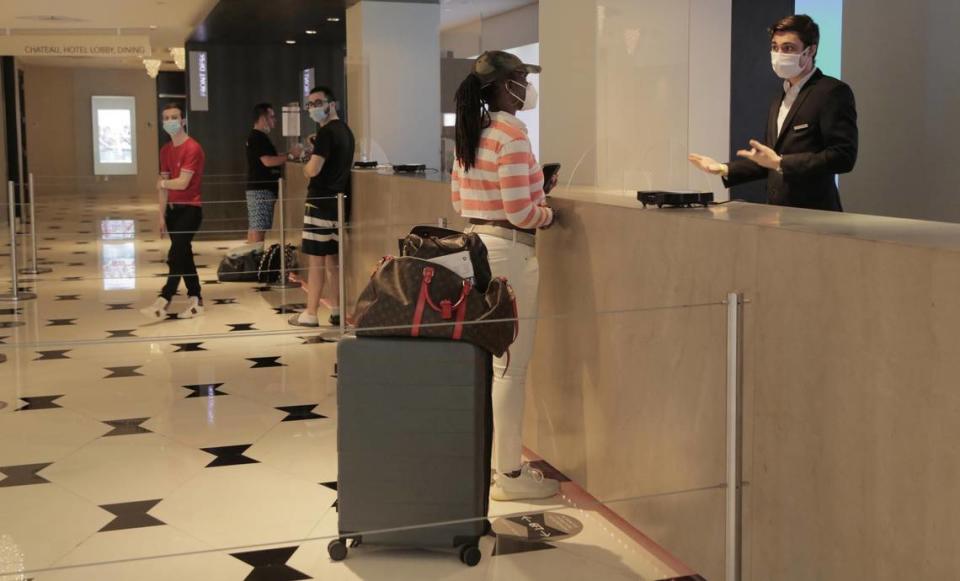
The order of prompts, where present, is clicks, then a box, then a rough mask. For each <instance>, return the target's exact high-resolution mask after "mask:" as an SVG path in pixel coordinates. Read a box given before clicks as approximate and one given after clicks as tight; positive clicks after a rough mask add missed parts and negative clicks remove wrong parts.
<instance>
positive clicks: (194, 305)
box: [177, 297, 203, 319]
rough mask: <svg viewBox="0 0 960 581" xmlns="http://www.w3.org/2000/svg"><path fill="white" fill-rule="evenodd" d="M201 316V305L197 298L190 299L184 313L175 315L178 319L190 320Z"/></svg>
mask: <svg viewBox="0 0 960 581" xmlns="http://www.w3.org/2000/svg"><path fill="white" fill-rule="evenodd" d="M202 314H203V305H201V304H200V299H198V298H197V297H190V304H189V305H187V308H186V309H184V311H183V312H182V313H180V314H178V315H177V318H178V319H192V318H194V317H199V316H200V315H202Z"/></svg>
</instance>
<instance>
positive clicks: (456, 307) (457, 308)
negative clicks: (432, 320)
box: [410, 266, 473, 341]
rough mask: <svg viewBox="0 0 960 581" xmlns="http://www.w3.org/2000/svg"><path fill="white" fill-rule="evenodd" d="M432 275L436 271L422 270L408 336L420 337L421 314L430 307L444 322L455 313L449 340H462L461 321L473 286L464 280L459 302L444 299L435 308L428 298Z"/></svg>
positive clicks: (431, 300)
mask: <svg viewBox="0 0 960 581" xmlns="http://www.w3.org/2000/svg"><path fill="white" fill-rule="evenodd" d="M434 274H436V271H435V270H434V269H433V268H432V267H430V266H428V267H426V268H424V269H423V278H422V279H421V281H420V296H419V297H418V298H417V308H416V310H415V311H414V313H413V327H412V328H411V329H410V336H411V337H419V336H420V325H421V324H423V313H424V311H425V310H426V308H427V305H430V308H431V309H433V310H434V311H436V312H438V313H440V316H441V318H443V320H444V321H449V320H450V319H452V318H453V317H454V312H456V317H457V319H456V324H455V325H454V327H453V336H452V337H451V339H453V340H455V341H459V340H460V339H462V338H463V321H464V319H465V318H466V316H467V296H468V295H469V294H470V291H471V290H472V289H473V285H471V284H470V281H468V280H464V281H463V289H462V290H461V291H460V300H458V301H457V302H456V304H454V303H453V301H451V300H449V299H444V300H442V301H440V305H439V306H437V304H436V303H435V302H433V299H432V298H431V297H430V283H431V282H433V276H434Z"/></svg>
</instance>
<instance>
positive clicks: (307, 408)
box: [276, 403, 327, 422]
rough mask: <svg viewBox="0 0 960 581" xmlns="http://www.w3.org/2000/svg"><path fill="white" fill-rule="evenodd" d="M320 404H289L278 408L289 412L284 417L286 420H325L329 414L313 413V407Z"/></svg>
mask: <svg viewBox="0 0 960 581" xmlns="http://www.w3.org/2000/svg"><path fill="white" fill-rule="evenodd" d="M318 405H320V404H317V403H312V404H308V405H288V406H282V407H278V408H276V409H278V410H280V411H282V412H284V413H286V414H288V415H287V417H285V418H283V421H284V422H299V421H303V420H325V419H327V416H321V415H320V414H315V413H313V408H315V407H317V406H318Z"/></svg>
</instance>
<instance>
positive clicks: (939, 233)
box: [355, 169, 960, 252]
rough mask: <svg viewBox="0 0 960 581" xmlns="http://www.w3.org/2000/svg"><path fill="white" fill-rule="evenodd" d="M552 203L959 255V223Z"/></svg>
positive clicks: (561, 190)
mask: <svg viewBox="0 0 960 581" xmlns="http://www.w3.org/2000/svg"><path fill="white" fill-rule="evenodd" d="M355 173H357V174H362V173H366V174H373V175H377V176H380V177H385V178H396V179H403V180H423V181H426V182H429V183H431V184H434V185H436V186H440V185H446V184H449V182H450V179H449V176H446V175H443V174H441V173H429V174H427V175H403V174H394V173H390V172H389V170H387V171H385V170H382V169H381V170H355ZM550 199H551V200H556V201H558V202H566V203H574V204H599V205H604V206H616V207H619V208H623V209H626V210H630V211H633V212H644V213H667V214H673V215H683V216H684V217H685V218H694V219H702V220H712V221H720V222H727V223H731V224H740V225H744V226H757V227H762V228H782V229H787V230H792V231H797V232H805V233H809V234H815V235H821V236H835V237H842V238H851V239H858V240H868V241H873V242H885V243H890V244H899V245H906V246H918V247H924V248H931V249H939V250H948V251H956V252H960V224H955V223H950V222H931V221H924V220H910V219H905V218H892V217H887V216H870V215H866V214H853V213H839V212H823V211H818V210H805V209H801V208H787V207H782V206H769V205H764V204H751V203H747V202H729V203H724V204H716V205H712V206H710V207H707V208H662V209H658V208H652V207H650V208H643V206H642V205H641V204H640V202H638V201H637V199H636V194H635V193H631V192H624V191H622V190H609V189H602V188H591V187H584V186H559V187H558V188H557V189H556V190H554V191H553V193H552V194H551V196H550Z"/></svg>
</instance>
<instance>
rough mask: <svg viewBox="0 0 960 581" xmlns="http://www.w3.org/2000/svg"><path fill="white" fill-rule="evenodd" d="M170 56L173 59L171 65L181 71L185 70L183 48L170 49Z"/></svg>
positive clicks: (185, 54)
mask: <svg viewBox="0 0 960 581" xmlns="http://www.w3.org/2000/svg"><path fill="white" fill-rule="evenodd" d="M170 56H172V57H173V64H175V65H177V68H178V69H180V70H181V71H182V70H184V69H185V68H187V51H186V49H184V48H183V47H174V48H171V49H170Z"/></svg>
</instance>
